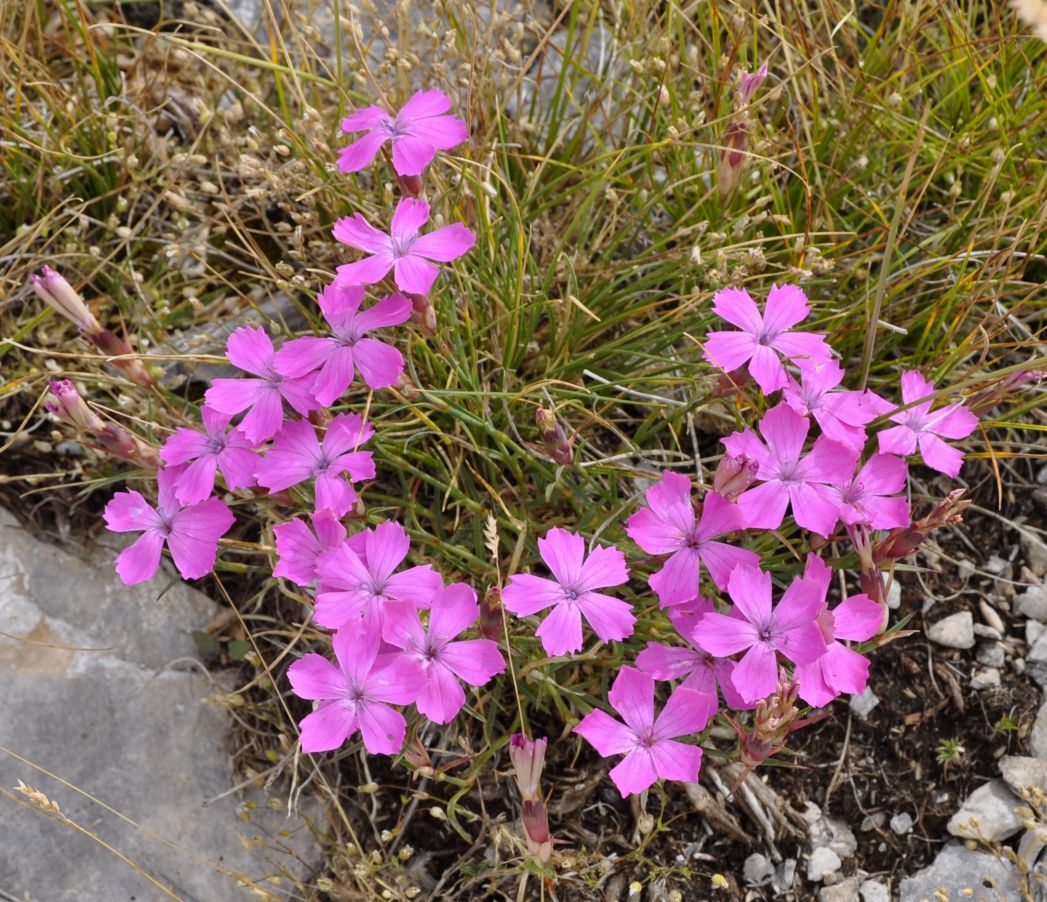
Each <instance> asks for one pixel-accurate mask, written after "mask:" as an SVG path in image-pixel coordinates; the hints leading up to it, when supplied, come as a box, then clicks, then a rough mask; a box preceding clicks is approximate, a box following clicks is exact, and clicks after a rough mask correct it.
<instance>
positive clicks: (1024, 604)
mask: <svg viewBox="0 0 1047 902" xmlns="http://www.w3.org/2000/svg"><path fill="white" fill-rule="evenodd" d="M1014 602H1015V608H1014V610H1015V611H1017V612H1018V613H1019V614H1021V615H1022V616H1023V617H1028V618H1030V619H1032V620H1037V621H1039V622H1040V623H1047V587H1045V586H1029V588H1028V589H1026V590H1025V591H1024V592H1022V594H1021V595H1019V596H1018V597H1017V598H1016V599H1015V600H1014Z"/></svg>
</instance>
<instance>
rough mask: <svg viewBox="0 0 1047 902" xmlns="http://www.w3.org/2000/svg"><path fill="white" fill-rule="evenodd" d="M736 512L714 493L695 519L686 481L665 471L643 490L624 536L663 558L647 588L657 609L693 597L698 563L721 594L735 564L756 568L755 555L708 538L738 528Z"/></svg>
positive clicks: (742, 522) (740, 518) (740, 520)
mask: <svg viewBox="0 0 1047 902" xmlns="http://www.w3.org/2000/svg"><path fill="white" fill-rule="evenodd" d="M745 525H746V523H745V518H744V516H743V515H742V511H741V509H740V508H739V507H738V506H737V505H734V504H728V503H727V502H726V501H724V499H723V498H721V497H720V496H719V495H717V494H716V493H715V492H707V493H706V495H705V501H704V502H703V504H702V514H701V517H700V518H697V517H696V516H695V512H694V504H693V503H692V501H691V480H690V479H688V478H687V477H686V476H684V475H682V474H680V473H672V472H668V471H667V472H665V473H663V474H662V478H661V480H660V481H659V482H657V483H655V484H654V485H653V486H651V487H650V488H649V489H648V490H647V507H646V508H641V509H640V510H638V511H637V512H636V513H635V514H633V515H632V516H631V517H630V518H629V520H628V522H627V523H626V524H625V531H626V532H627V533H628V534H629V538H631V539H632V540H633V541H634V542H636V544H637V545H639V546H640V547H641V548H642V549H643V550H644V551H646V552H647V553H648V554H668V555H669V558H668V559H667V560H666V562H665V564H664V565H663V566H662V568H661V569H660V570H659V571H658V572H657V573H654V574H652V576H651V578H650V584H651V588H652V589H654V591H655V593H656V594H657V595H658V601H659V603H660V604H661V606H662V607H663V608H664V607H669V606H671V605H676V604H681V603H682V602H685V601H690V600H691V599H692V598H695V597H697V595H698V578H699V566H700V564H702V563H704V564H705V566H706V568H707V569H708V571H709V575H710V576H711V577H712V579H713V582H714V583H716V585H717V586H718V587H719V588H721V589H723V588H726V586H727V578H728V577H729V576H730V575H731V571H732V570H733V569H734V568H735V567H736V566H737V565H738V564H749V565H750V566H751V565H754V564H757V563H759V560H760V558H759V555H757V554H755V553H754V552H752V551H748V550H746V549H745V548H738V547H736V546H734V545H729V544H727V543H726V542H716V541H714V539H716V538H718V537H719V536H722V535H726V534H727V533H729V532H734V531H736V530H739V529H742V528H744V527H745Z"/></svg>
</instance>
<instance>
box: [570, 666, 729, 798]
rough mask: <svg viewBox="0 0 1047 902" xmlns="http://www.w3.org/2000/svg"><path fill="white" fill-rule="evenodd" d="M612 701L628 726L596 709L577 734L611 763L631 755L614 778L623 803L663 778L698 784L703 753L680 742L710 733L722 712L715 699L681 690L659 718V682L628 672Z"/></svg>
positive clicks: (611, 694)
mask: <svg viewBox="0 0 1047 902" xmlns="http://www.w3.org/2000/svg"><path fill="white" fill-rule="evenodd" d="M607 698H608V701H610V703H611V707H612V708H614V710H615V711H617V712H618V713H619V714H620V715H621V717H622V720H624V721H625V723H622V722H621V721H618V720H615V719H614V718H613V717H611V715H610V714H608V713H607V712H606V711H601V710H599V709H596V710H593V711H590V712H589V713H588V714H586V715H585V717H584V718H582V721H581V723H579V724H578V726H576V727H575V728H574V732H575V733H577V734H578V735H579V736H581V737H583V738H584V739H585V740H586V741H587V742H588V743H589V744H590V745H591V746H592V747H593V748H595V749H596V751H597V752H599V753H600V754H601V755H602V756H603V757H605V758H607V757H609V756H610V755H621V754H624V755H625V757H624V758H623V759H622V760H621V761H619V762H618V764H616V765H615V766H614V767H613V768H611V773H610V777H611V779H612V780H613V781H614V785H615V786H617V787H618V791H619V792H620V793H621V794H622V796H623V797H624V796H627V795H629V794H630V793H634V792H643V791H644V790H645V789H648V788H649V787H650V786H651V785H652V784H653V783H654V782H655V781H656V780H658V779H659V778H661V779H663V780H683V781H685V782H687V783H694V782H696V781H697V780H698V771H699V770H700V769H701V766H702V750H701V748H699V747H698V746H696V745H688V744H687V743H685V742H677V741H676V739H677V737H679V736H687V735H689V734H692V733H699V732H701V731H702V730H703V729H705V725H706V723H708V721H709V718H710V717H712V716H713V714H714V713H715V711H716V701H715V699H714V698H713V697H712V696H711V695H709V694H708V693H706V692H696V691H695V690H694V689H682V688H681V689H677V690H676V691H675V692H673V694H672V695H670V696H669V700H668V701H667V702H666V703H665V707H664V708H662V711H661V713H660V714H659V715H658V716H657V717H655V716H654V677H652V676H651V675H650V674H647V673H644V672H643V671H641V670H637V669H636V668H634V667H623V668H622V669H621V672H620V673H619V674H618V676H617V677H615V680H614V685H612V686H611V691H610V692H609V693H608V695H607Z"/></svg>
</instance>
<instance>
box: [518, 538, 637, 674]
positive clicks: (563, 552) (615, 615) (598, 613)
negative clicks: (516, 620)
mask: <svg viewBox="0 0 1047 902" xmlns="http://www.w3.org/2000/svg"><path fill="white" fill-rule="evenodd" d="M538 553H539V554H541V556H542V560H543V561H545V564H546V566H547V567H548V568H549V569H550V570H552V572H553V576H554V577H555V579H545V578H543V577H540V576H533V575H531V574H529V573H517V574H516V575H514V576H511V577H510V578H509V585H507V586H506V587H505V589H503V590H502V603H503V604H504V606H505V609H506V610H507V611H511V612H512V613H514V614H516V615H517V616H519V617H526V616H528V615H530V614H537V613H538V612H539V611H544V610H545V609H546V608H550V607H551V608H552V609H553V610H552V612H551V613H550V614H549V616H548V617H546V618H545V619H544V620H543V621H542V623H541V625H540V626H539V627H538V629H537V630H536V631H535V635H537V636H538V637H539V638H540V639H541V640H542V646H543V647H544V648H545V652H546V654H548V655H563V654H570V653H571V652H576V651H581V648H582V618H583V616H584V618H585V619H586V620H587V621H588V622H589V625H590V626H592V628H593V632H594V633H596V635H597V636H599V637H600V638H601V639H603V640H604V641H605V642H609V641H611V640H612V639H624V638H626V636H630V635H632V632H633V625H634V624H635V623H636V618H635V617H634V616H633V614H632V607H631V606H630V605H628V604H626V602H624V601H622V600H620V599H618V598H612V597H611V596H610V595H605V594H603V593H601V592H596V591H594V590H595V589H603V588H607V587H609V586H620V585H621V584H622V583H624V582H627V581H628V579H629V570H628V568H627V567H626V566H625V555H624V554H622V553H621V552H620V551H619V550H618V549H617V548H604V547H600V546H598V547H596V548H594V549H593V551H592V554H590V555H589V556H588V557H586V555H585V540H584V539H583V538H582V537H581V536H580V535H576V534H575V533H571V532H568V531H567V530H566V529H559V528H554V529H550V530H549V532H547V533H546V534H545V538H544V539H539V540H538Z"/></svg>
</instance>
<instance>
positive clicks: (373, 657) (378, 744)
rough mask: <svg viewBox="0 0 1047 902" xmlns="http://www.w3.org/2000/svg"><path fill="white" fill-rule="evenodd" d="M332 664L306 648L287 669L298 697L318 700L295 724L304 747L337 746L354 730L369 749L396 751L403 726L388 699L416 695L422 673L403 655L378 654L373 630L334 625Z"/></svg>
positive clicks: (327, 748)
mask: <svg viewBox="0 0 1047 902" xmlns="http://www.w3.org/2000/svg"><path fill="white" fill-rule="evenodd" d="M331 644H332V645H333V646H334V656H335V659H336V660H337V661H338V665H337V666H335V665H334V664H332V663H331V662H330V661H328V660H327V658H325V657H323V655H318V654H307V655H305V656H304V657H302V658H300V659H299V660H297V661H295V662H294V663H293V664H292V665H291V666H290V667H289V668H288V669H287V679H288V680H289V681H290V683H291V688H292V689H293V690H294V693H295V695H297V696H298V697H299V698H304V699H309V700H311V701H318V702H320V705H319V706H318V707H317V708H316V710H315V711H313V713H312V714H309V715H307V716H306V717H305V718H303V720H302V722H301V724H300V725H299V726H300V728H301V732H302V751H303V752H327V751H330V750H331V749H336V748H338V747H339V746H340V745H341V744H342V743H343V742H345V740H346V739H348V738H349V737H350V736H352V735H353V734H354V733H355V732H356V731H357V730H359V731H360V733H361V735H362V736H363V740H364V748H366V749H367V751H368V752H369V753H370V754H372V755H395V754H396V753H397V752H398V751H400V748H401V747H402V746H403V742H404V735H405V734H406V732H407V722H406V721H405V720H404V716H403V715H402V714H401V713H400V712H399V711H397V710H396V709H395V708H394V707H392V706H393V705H406V704H410V702H411V701H412V700H413V699H414V698H415V696H417V695H418V692H419V689H420V688H421V686H422V681H423V676H422V671H421V668H420V667H419V666H418V664H417V663H416V662H415V661H413V660H411V659H410V658H408V657H407V656H406V655H400V654H393V655H379V654H378V649H379V645H380V644H381V637H380V636H379V635H378V633H377V632H374V631H370V630H360V629H356V628H350V629H344V630H339V631H338V632H336V633H335V634H334V636H333V637H332V639H331Z"/></svg>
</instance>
